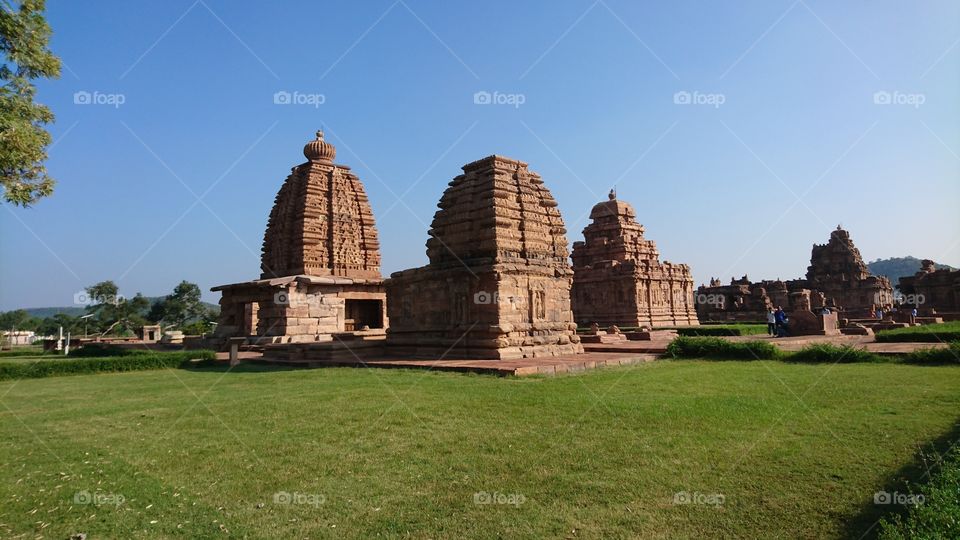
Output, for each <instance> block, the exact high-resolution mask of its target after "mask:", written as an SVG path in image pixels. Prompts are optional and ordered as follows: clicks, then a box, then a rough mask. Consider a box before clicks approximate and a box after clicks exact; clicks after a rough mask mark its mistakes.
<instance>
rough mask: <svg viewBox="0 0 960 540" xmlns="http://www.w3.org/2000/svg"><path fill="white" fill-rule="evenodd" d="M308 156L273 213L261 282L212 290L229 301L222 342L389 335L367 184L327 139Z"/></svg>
mask: <svg viewBox="0 0 960 540" xmlns="http://www.w3.org/2000/svg"><path fill="white" fill-rule="evenodd" d="M303 155H304V156H305V157H306V158H307V161H306V162H305V163H302V164H300V165H297V166H296V167H293V169H292V170H291V173H290V176H288V177H287V179H286V181H285V182H284V183H283V185H282V186H281V187H280V191H279V192H278V193H277V197H276V199H275V201H274V204H273V209H272V210H271V211H270V219H269V221H268V222H267V230H266V233H265V234H264V236H263V254H262V256H261V263H260V267H261V274H260V279H258V280H254V281H248V282H244V283H235V284H232V285H221V286H219V287H214V288H213V289H212V290H213V291H220V292H221V293H222V297H221V299H220V321H219V323H218V325H217V329H216V332H215V334H214V335H215V337H217V338H220V339H225V338H233V337H246V338H249V341H251V342H254V343H303V342H314V341H331V340H332V339H333V338H334V336H335V335H336V334H338V333H343V334H344V335H345V336H351V337H352V336H353V335H354V334H364V335H366V334H377V333H379V334H381V335H382V334H383V333H384V332H385V330H384V329H385V328H386V325H387V318H386V307H385V300H386V293H385V291H384V288H383V278H382V277H381V275H380V244H379V241H378V240H377V229H376V226H375V224H374V221H373V213H372V212H371V210H370V202H369V201H368V200H367V195H366V192H365V191H364V189H363V184H362V183H361V182H360V179H359V178H358V177H357V176H356V175H355V174H353V172H351V171H350V168H349V167H347V166H345V165H339V164H335V163H334V162H333V159H334V158H335V157H336V149H335V148H334V146H333V145H332V144H330V143H328V142H326V141H325V140H323V132H320V131H318V132H317V138H316V139H315V140H313V141H310V142H308V143H307V144H306V146H304V147H303Z"/></svg>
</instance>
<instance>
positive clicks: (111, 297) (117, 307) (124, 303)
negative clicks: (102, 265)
mask: <svg viewBox="0 0 960 540" xmlns="http://www.w3.org/2000/svg"><path fill="white" fill-rule="evenodd" d="M86 291H87V297H88V299H89V300H90V301H91V302H92V303H91V304H90V305H89V306H87V313H92V314H93V315H94V318H95V319H96V320H97V323H98V325H99V326H100V327H101V328H103V327H106V329H105V330H103V331H102V334H107V333H109V332H110V331H111V330H113V329H114V328H116V327H118V326H119V327H120V328H122V329H124V330H126V331H127V332H132V331H133V330H134V329H136V328H138V327H140V326H142V325H143V323H144V318H143V312H144V311H146V309H147V308H148V307H149V305H150V302H149V301H147V299H146V298H144V297H143V295H142V294H140V293H137V295H136V296H134V297H133V298H131V299H129V300H128V299H126V298H124V297H122V296H120V293H119V289H118V288H117V284H116V283H114V282H112V281H109V280H108V281H101V282H100V283H97V284H95V285H91V286H89V287H87V289H86Z"/></svg>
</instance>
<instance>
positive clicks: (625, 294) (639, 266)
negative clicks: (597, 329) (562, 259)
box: [571, 191, 699, 327]
mask: <svg viewBox="0 0 960 540" xmlns="http://www.w3.org/2000/svg"><path fill="white" fill-rule="evenodd" d="M590 219H591V220H592V222H591V223H590V224H589V225H587V227H586V228H585V229H583V238H584V240H583V241H582V242H574V244H573V272H574V275H573V290H572V293H571V294H572V302H573V314H574V317H575V318H576V321H577V323H578V324H579V325H581V326H588V325H590V324H593V323H596V324H598V325H601V326H607V325H617V326H626V327H641V326H649V327H653V326H667V325H670V326H672V325H695V324H699V322H698V320H697V313H696V306H695V304H694V297H693V293H694V289H693V276H692V275H691V273H690V267H689V266H687V265H685V264H676V263H671V262H668V261H664V262H660V253H659V252H658V251H657V244H656V243H655V242H654V241H652V240H647V239H646V238H644V236H643V234H644V228H643V225H641V224H639V223H637V221H636V212H635V211H634V209H633V206H631V205H630V204H629V203H627V202H624V201H621V200H619V199H617V196H616V192H615V191H610V196H609V200H607V201H603V202H600V203H598V204H597V205H596V206H594V207H593V209H592V210H591V212H590Z"/></svg>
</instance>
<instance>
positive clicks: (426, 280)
mask: <svg viewBox="0 0 960 540" xmlns="http://www.w3.org/2000/svg"><path fill="white" fill-rule="evenodd" d="M463 172H464V174H461V175H459V176H457V177H456V178H454V179H453V181H452V182H450V184H449V187H448V188H447V190H446V191H445V192H444V194H443V196H442V197H441V199H440V202H439V203H438V206H439V208H440V209H439V211H437V213H436V214H435V215H434V218H433V223H432V225H431V228H430V231H429V238H428V240H427V244H426V245H427V257H428V258H429V260H430V263H429V264H428V265H427V266H424V267H421V268H415V269H411V270H404V271H402V272H396V273H394V274H393V275H391V277H390V279H388V280H387V281H386V287H387V298H388V302H387V306H388V315H389V317H390V322H391V325H390V328H389V329H388V332H387V343H388V346H389V347H390V350H391V352H392V353H398V354H410V355H423V356H438V355H446V356H447V357H450V358H491V359H506V358H527V357H537V356H556V355H561V354H573V353H579V352H583V347H582V346H581V345H580V343H579V338H578V337H577V336H576V332H575V330H576V325H575V324H574V322H573V313H572V311H571V309H570V285H571V282H572V277H573V271H572V270H571V269H570V263H569V261H568V258H567V257H568V251H567V240H566V236H565V234H566V229H565V228H564V225H563V219H562V218H561V217H560V211H559V210H558V209H557V203H556V201H555V200H554V199H553V197H552V196H551V195H550V192H549V191H548V190H547V188H546V187H545V186H544V185H543V181H542V180H541V179H540V176H539V175H537V174H536V173H533V172H531V171H529V170H528V169H527V164H526V163H523V162H521V161H517V160H514V159H510V158H505V157H502V156H489V157H487V158H484V159H481V160H479V161H475V162H473V163H470V164H468V165H465V166H464V167H463Z"/></svg>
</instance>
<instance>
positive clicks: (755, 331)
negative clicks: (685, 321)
mask: <svg viewBox="0 0 960 540" xmlns="http://www.w3.org/2000/svg"><path fill="white" fill-rule="evenodd" d="M674 330H676V331H677V335H679V336H756V335H759V334H766V333H767V325H766V324H762V325H761V324H726V325H721V324H714V325H710V326H680V327H677V328H674Z"/></svg>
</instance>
